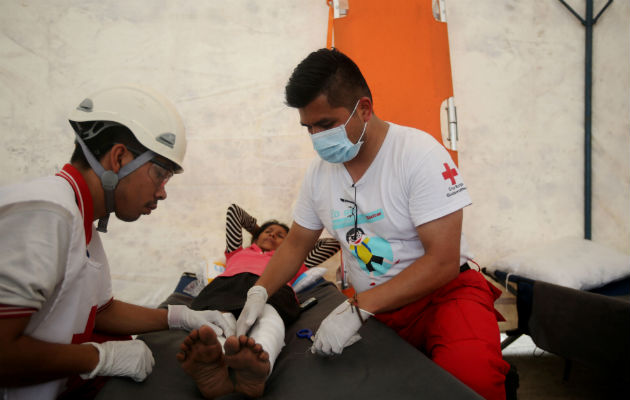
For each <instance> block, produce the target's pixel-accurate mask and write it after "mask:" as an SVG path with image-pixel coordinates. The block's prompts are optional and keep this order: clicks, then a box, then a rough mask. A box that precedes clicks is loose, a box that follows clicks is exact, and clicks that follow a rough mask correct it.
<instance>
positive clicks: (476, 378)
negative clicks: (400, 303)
mask: <svg viewBox="0 0 630 400" xmlns="http://www.w3.org/2000/svg"><path fill="white" fill-rule="evenodd" d="M500 294H501V292H500V291H499V290H498V289H496V288H495V287H494V286H492V285H491V284H490V283H488V282H487V281H486V280H485V279H484V277H483V276H482V275H481V274H480V273H479V272H477V271H474V270H468V271H465V272H462V273H460V274H459V276H458V277H457V278H456V279H454V280H453V281H452V282H450V283H448V284H447V285H445V286H444V287H442V288H440V289H438V290H436V291H435V292H433V293H432V294H430V295H428V296H426V297H424V298H422V299H420V300H418V301H416V302H414V303H411V304H408V305H406V306H404V307H402V308H400V309H398V310H395V311H391V312H386V313H381V314H377V315H376V316H375V317H376V318H377V319H378V320H380V321H381V322H383V323H385V324H387V325H388V326H389V327H391V328H392V329H394V330H395V331H396V332H397V333H398V334H399V335H400V336H401V337H402V338H403V339H405V340H406V341H407V342H409V343H410V344H411V345H413V346H414V347H416V348H418V349H420V350H421V351H422V352H423V353H425V354H426V355H427V356H428V357H429V358H430V359H432V360H433V361H434V362H435V363H436V364H438V365H439V366H441V367H442V368H444V369H445V370H447V371H448V372H450V373H451V374H452V375H454V376H455V377H456V378H457V379H459V380H460V381H462V382H463V383H464V384H466V385H467V386H468V387H470V388H471V389H473V390H474V391H475V392H477V393H479V394H480V395H481V396H483V397H484V398H485V399H491V400H495V399H496V400H498V399H501V400H503V399H505V375H506V374H507V372H508V370H509V369H510V366H509V364H508V363H507V362H505V361H504V360H503V357H502V355H501V344H500V336H499V327H498V324H497V316H499V317H500V314H498V313H496V311H495V309H494V301H495V300H496V299H497V298H498V297H499V296H500ZM501 318H502V317H501Z"/></svg>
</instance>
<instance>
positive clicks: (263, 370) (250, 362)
mask: <svg viewBox="0 0 630 400" xmlns="http://www.w3.org/2000/svg"><path fill="white" fill-rule="evenodd" d="M224 348H225V362H226V364H227V365H228V366H229V367H230V368H232V369H233V370H234V389H235V390H236V391H237V392H239V393H243V394H244V395H246V396H249V397H260V396H262V395H263V392H264V391H265V381H266V380H267V376H268V375H269V372H270V371H271V364H270V363H269V354H268V353H267V352H266V351H264V350H263V348H262V346H261V345H260V344H259V343H256V341H255V340H254V339H253V338H251V337H247V336H239V337H238V338H237V337H236V336H231V337H229V338H227V340H226V341H225V345H224Z"/></svg>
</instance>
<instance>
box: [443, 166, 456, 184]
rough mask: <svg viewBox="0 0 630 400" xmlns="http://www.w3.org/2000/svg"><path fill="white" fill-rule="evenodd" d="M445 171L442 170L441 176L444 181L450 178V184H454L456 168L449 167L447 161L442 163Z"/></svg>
mask: <svg viewBox="0 0 630 400" xmlns="http://www.w3.org/2000/svg"><path fill="white" fill-rule="evenodd" d="M444 169H445V171H444V172H442V177H443V178H444V180H445V181H447V180H449V179H450V180H451V185H454V184H455V177H456V176H457V170H456V169H455V168H451V167H449V166H448V164H447V163H444Z"/></svg>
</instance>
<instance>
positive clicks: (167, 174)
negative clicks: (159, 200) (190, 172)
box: [149, 159, 173, 187]
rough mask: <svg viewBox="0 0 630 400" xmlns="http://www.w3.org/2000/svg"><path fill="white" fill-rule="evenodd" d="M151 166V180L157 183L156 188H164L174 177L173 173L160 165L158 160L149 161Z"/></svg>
mask: <svg viewBox="0 0 630 400" xmlns="http://www.w3.org/2000/svg"><path fill="white" fill-rule="evenodd" d="M149 162H150V163H151V166H150V167H149V178H151V180H152V181H153V183H155V185H156V186H158V187H162V186H164V185H166V183H167V182H168V180H169V179H171V177H173V171H171V170H169V169H168V168H167V167H166V166H165V165H164V164H162V163H160V162H159V161H157V160H156V159H152V160H151V161H149Z"/></svg>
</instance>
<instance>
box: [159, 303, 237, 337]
mask: <svg viewBox="0 0 630 400" xmlns="http://www.w3.org/2000/svg"><path fill="white" fill-rule="evenodd" d="M233 319H234V318H232V320H233ZM230 322H232V321H230ZM230 322H228V320H227V319H226V318H225V315H224V314H223V313H222V312H221V311H215V310H202V311H195V310H191V309H190V308H188V307H186V306H181V305H177V306H173V305H169V306H168V327H169V328H170V329H185V330H187V331H192V330H193V329H199V328H200V327H202V326H203V325H209V324H212V325H214V326H213V327H212V329H213V330H214V331H215V333H216V334H217V336H220V335H221V334H222V333H224V334H225V337H228V336H234V332H235V326H234V322H232V323H230ZM216 327H219V328H220V329H219V330H217V329H215V328H216Z"/></svg>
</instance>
